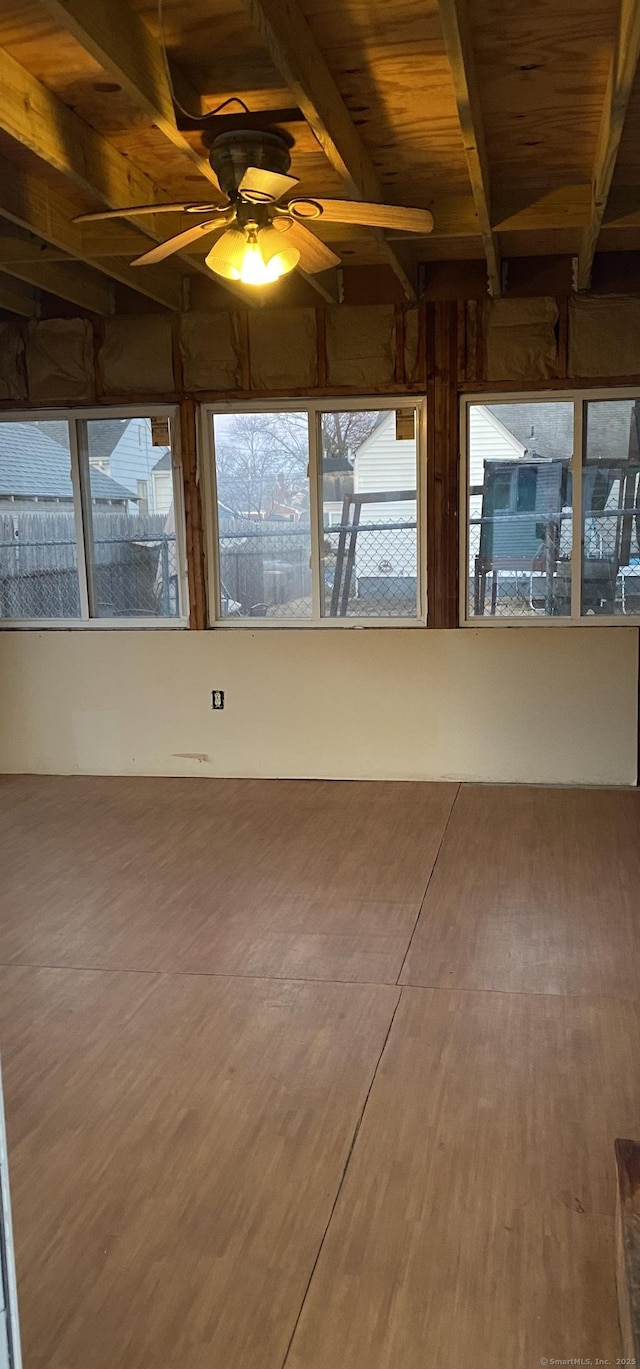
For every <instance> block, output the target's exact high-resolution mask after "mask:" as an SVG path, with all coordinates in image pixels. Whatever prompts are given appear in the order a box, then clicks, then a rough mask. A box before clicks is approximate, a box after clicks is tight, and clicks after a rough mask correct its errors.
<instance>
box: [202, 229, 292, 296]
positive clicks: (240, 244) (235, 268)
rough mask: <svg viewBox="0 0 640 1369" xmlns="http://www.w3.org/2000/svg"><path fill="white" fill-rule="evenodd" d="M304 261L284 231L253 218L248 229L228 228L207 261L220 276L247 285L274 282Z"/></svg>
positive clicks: (212, 249)
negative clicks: (282, 232)
mask: <svg viewBox="0 0 640 1369" xmlns="http://www.w3.org/2000/svg"><path fill="white" fill-rule="evenodd" d="M299 260H300V253H299V251H298V249H297V248H296V247H287V246H286V244H285V243H283V241H282V234H281V233H278V232H277V231H276V229H275V228H271V227H269V226H267V227H265V228H259V227H258V225H257V223H254V222H253V221H250V222H249V223H247V224H246V226H245V227H244V229H240V228H228V229H227V231H226V233H223V234H222V237H221V238H218V241H217V242H216V243H215V244H214V246H213V247H212V248H211V251H210V252H209V253H208V255H207V258H206V262H207V266H208V267H209V268H210V270H211V271H215V273H216V275H218V276H224V277H225V278H226V280H239V281H241V282H242V284H243V285H271V284H272V283H273V282H274V281H276V280H279V278H280V276H286V275H288V273H289V271H293V270H294V268H295V267H296V266H297V265H298V262H299Z"/></svg>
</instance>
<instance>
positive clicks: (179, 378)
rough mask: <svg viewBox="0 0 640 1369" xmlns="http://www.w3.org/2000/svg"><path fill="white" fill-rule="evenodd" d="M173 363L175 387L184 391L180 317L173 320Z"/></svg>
mask: <svg viewBox="0 0 640 1369" xmlns="http://www.w3.org/2000/svg"><path fill="white" fill-rule="evenodd" d="M171 364H172V366H173V388H174V390H176V392H177V393H178V394H183V393H184V367H183V365H182V348H181V346H180V319H179V318H174V319H172V320H171Z"/></svg>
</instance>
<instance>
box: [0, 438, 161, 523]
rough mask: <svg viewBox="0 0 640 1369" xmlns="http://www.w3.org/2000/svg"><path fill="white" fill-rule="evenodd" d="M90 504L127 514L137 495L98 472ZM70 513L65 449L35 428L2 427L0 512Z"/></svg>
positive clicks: (71, 496) (71, 492)
mask: <svg viewBox="0 0 640 1369" xmlns="http://www.w3.org/2000/svg"><path fill="white" fill-rule="evenodd" d="M91 495H92V500H93V501H94V503H95V505H96V506H97V507H98V508H101V509H103V510H105V511H107V510H111V511H113V512H119V513H125V512H126V511H127V508H128V507H129V506H130V504H131V503H132V502H134V503H135V502H136V495H135V494H133V493H132V492H131V490H130V489H127V488H125V486H124V485H121V484H119V483H118V481H116V480H112V479H111V478H110V476H108V475H104V474H103V473H102V472H101V471H94V472H92V478H91ZM72 509H73V487H72V484H71V463H70V458H69V452H68V449H67V448H66V447H64V446H62V445H61V443H60V442H57V441H55V440H54V439H53V438H52V437H49V436H48V435H47V434H46V433H45V432H43V431H42V429H41V428H38V427H37V426H36V425H35V424H29V425H28V428H27V426H26V425H25V424H24V423H0V510H7V511H8V510H14V511H15V512H21V513H46V512H62V511H68V510H72Z"/></svg>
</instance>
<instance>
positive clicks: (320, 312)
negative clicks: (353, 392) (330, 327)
mask: <svg viewBox="0 0 640 1369" xmlns="http://www.w3.org/2000/svg"><path fill="white" fill-rule="evenodd" d="M316 364H317V368H318V369H317V381H318V385H320V386H325V385H326V383H327V377H328V365H327V312H326V309H316Z"/></svg>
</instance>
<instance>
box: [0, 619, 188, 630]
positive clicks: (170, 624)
mask: <svg viewBox="0 0 640 1369" xmlns="http://www.w3.org/2000/svg"><path fill="white" fill-rule="evenodd" d="M188 627H189V622H188V619H186V618H166V619H162V618H160V619H154V620H153V621H150V620H149V618H127V619H126V620H125V619H122V618H56V619H54V618H20V619H19V618H1V619H0V631H2V632H86V631H89V632H96V631H97V632H105V631H106V632H140V631H141V630H144V631H145V632H149V631H156V632H157V631H160V632H166V631H167V630H168V629H169V630H175V629H176V628H180V629H185V628H188Z"/></svg>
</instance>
